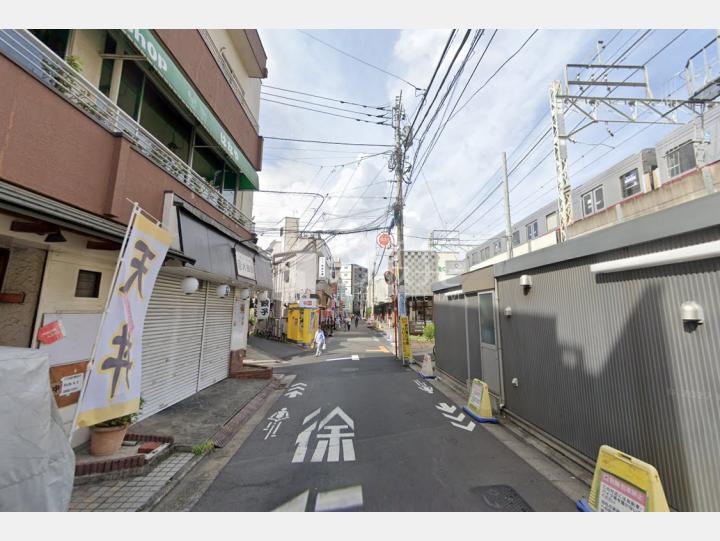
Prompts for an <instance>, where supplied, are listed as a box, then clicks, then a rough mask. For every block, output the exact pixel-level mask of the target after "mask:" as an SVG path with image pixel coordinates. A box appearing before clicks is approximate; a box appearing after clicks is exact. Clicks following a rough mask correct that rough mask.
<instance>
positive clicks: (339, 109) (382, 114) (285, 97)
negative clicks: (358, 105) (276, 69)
mask: <svg viewBox="0 0 720 541" xmlns="http://www.w3.org/2000/svg"><path fill="white" fill-rule="evenodd" d="M260 96H261V97H262V96H270V97H273V98H280V99H283V100H290V101H296V102H298V103H307V104H308V105H315V106H316V107H325V108H326V109H332V110H334V111H343V112H345V113H352V114H354V115H363V116H369V117H371V118H386V117H385V114H386V113H380V114H375V113H365V112H364V111H353V110H352V109H345V108H344V107H335V106H333V105H325V104H324V103H318V102H316V101H310V100H301V99H299V98H291V97H290V96H283V95H282V94H272V93H270V92H261V93H260Z"/></svg>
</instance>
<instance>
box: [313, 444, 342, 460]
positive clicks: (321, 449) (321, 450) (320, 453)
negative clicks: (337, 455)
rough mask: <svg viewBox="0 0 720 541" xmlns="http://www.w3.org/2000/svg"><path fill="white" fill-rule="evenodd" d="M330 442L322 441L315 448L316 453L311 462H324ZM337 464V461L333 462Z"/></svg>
mask: <svg viewBox="0 0 720 541" xmlns="http://www.w3.org/2000/svg"><path fill="white" fill-rule="evenodd" d="M327 446H328V442H327V441H325V440H320V441H319V442H318V443H317V446H316V447H315V452H314V453H313V456H312V458H311V459H310V462H322V460H323V457H324V456H325V450H326V449H327ZM333 462H337V460H335V461H333Z"/></svg>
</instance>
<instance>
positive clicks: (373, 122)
mask: <svg viewBox="0 0 720 541" xmlns="http://www.w3.org/2000/svg"><path fill="white" fill-rule="evenodd" d="M260 99H261V100H262V101H266V102H269V103H277V104H279V105H285V106H287V107H294V108H295V109H304V110H305V111H313V112H315V113H321V114H323V115H329V116H336V117H339V118H347V119H349V120H354V121H356V122H365V123H367V124H378V125H380V126H389V124H388V123H387V122H383V121H378V122H376V121H372V120H365V119H363V118H355V117H352V116H347V115H339V114H337V113H330V112H328V111H321V110H320V109H313V108H311V107H303V106H302V105H294V104H292V103H285V102H283V101H277V100H269V99H267V98H260ZM358 114H362V113H358Z"/></svg>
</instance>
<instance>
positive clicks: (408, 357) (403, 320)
mask: <svg viewBox="0 0 720 541" xmlns="http://www.w3.org/2000/svg"><path fill="white" fill-rule="evenodd" d="M400 332H401V333H402V354H403V361H412V358H413V356H412V350H411V349H410V324H409V322H408V317H407V316H400Z"/></svg>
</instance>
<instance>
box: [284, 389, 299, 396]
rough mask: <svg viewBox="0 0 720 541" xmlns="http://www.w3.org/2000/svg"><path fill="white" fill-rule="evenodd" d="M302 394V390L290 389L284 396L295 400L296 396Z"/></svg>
mask: <svg viewBox="0 0 720 541" xmlns="http://www.w3.org/2000/svg"><path fill="white" fill-rule="evenodd" d="M302 394H303V392H302V390H298V389H291V390H289V391H288V392H287V393H285V396H289V397H290V398H295V397H298V396H302Z"/></svg>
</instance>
